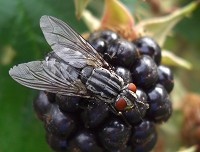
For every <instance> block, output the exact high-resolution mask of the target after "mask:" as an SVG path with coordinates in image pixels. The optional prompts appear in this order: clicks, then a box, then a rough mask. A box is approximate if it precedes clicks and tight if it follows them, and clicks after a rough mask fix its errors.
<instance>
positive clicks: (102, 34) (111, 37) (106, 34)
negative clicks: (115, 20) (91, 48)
mask: <svg viewBox="0 0 200 152" xmlns="http://www.w3.org/2000/svg"><path fill="white" fill-rule="evenodd" d="M99 38H101V39H103V40H104V41H105V42H106V43H107V44H110V43H111V42H113V41H115V40H117V39H118V38H119V36H118V35H117V34H116V33H115V32H112V31H110V30H102V31H96V32H93V33H92V34H90V36H89V38H88V41H89V42H92V41H93V40H95V39H99Z"/></svg>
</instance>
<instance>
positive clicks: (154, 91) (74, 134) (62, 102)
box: [34, 30, 174, 152]
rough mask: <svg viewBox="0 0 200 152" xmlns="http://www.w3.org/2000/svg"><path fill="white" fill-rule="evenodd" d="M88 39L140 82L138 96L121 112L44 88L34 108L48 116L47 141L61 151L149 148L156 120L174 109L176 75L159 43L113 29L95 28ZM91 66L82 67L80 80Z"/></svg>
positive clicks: (128, 78) (142, 151)
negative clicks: (122, 35) (163, 58)
mask: <svg viewBox="0 0 200 152" xmlns="http://www.w3.org/2000/svg"><path fill="white" fill-rule="evenodd" d="M88 41H89V43H90V44H91V45H92V46H93V47H94V48H95V49H96V50H97V51H98V53H99V54H101V56H103V57H104V59H105V60H107V61H108V62H109V64H110V67H111V68H112V70H113V71H114V72H115V73H116V74H117V75H119V76H120V77H121V78H122V79H123V80H124V83H125V84H127V85H128V84H129V83H134V84H135V85H136V87H137V89H136V91H135V93H136V96H137V99H138V101H136V102H134V105H133V107H132V108H131V109H128V110H122V111H121V112H119V113H118V111H117V110H116V109H115V108H114V106H113V104H109V103H107V102H105V101H99V100H97V99H88V98H81V97H73V96H64V95H58V94H56V95H55V94H52V93H48V94H47V93H44V92H43V91H41V92H39V95H38V96H37V98H36V100H34V109H35V111H36V113H37V115H38V117H39V119H41V120H42V121H43V122H44V126H45V129H46V134H47V135H46V139H47V143H48V144H49V146H50V147H51V148H52V149H53V150H54V151H58V152H64V151H72V152H90V151H91V152H93V151H97V152H103V151H109V152H148V151H151V150H152V149H153V147H154V145H155V143H156V141H157V132H156V129H155V125H156V124H157V123H161V122H164V121H167V120H168V119H169V117H170V116H171V113H172V105H171V101H170V99H169V93H170V92H171V91H172V89H173V85H174V83H173V75H172V72H171V70H170V69H169V68H168V67H166V66H163V65H160V60H161V50H160V47H159V46H158V44H157V43H156V42H155V41H154V40H153V39H152V38H150V37H142V38H139V39H137V40H135V41H134V42H129V41H127V40H125V39H122V38H120V37H119V36H118V35H117V34H116V33H114V32H112V31H110V30H104V31H96V32H94V33H92V34H91V35H90V36H89V39H88ZM93 69H94V67H93V66H88V67H87V68H86V69H85V71H82V73H81V76H80V79H81V82H83V83H86V80H87V77H88V75H90V74H91V72H92V70H93ZM146 105H149V108H147V106H146Z"/></svg>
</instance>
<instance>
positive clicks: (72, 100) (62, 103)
mask: <svg viewBox="0 0 200 152" xmlns="http://www.w3.org/2000/svg"><path fill="white" fill-rule="evenodd" d="M55 100H56V102H57V104H58V105H59V108H60V109H61V110H62V111H64V112H76V111H78V110H79V103H80V100H81V98H80V97H72V96H63V95H59V94H57V95H56V99H55Z"/></svg>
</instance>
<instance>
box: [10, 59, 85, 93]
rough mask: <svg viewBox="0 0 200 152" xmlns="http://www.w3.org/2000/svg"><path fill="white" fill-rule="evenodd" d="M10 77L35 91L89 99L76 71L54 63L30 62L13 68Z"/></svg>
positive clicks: (67, 66)
mask: <svg viewBox="0 0 200 152" xmlns="http://www.w3.org/2000/svg"><path fill="white" fill-rule="evenodd" d="M9 74H10V76H11V77H12V78H13V79H14V80H15V81H17V82H18V83H20V84H22V85H24V86H26V87H29V88H33V89H37V90H43V91H47V92H52V93H58V94H62V95H69V96H82V97H89V96H88V95H87V90H86V88H85V86H84V84H83V83H82V82H81V81H80V79H78V78H77V77H78V74H79V73H78V71H77V70H75V68H73V67H72V66H70V65H65V64H63V63H59V62H56V61H47V62H46V61H32V62H28V63H23V64H19V65H18V66H14V67H13V68H12V69H10V71H9Z"/></svg>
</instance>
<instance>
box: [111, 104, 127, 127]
mask: <svg viewBox="0 0 200 152" xmlns="http://www.w3.org/2000/svg"><path fill="white" fill-rule="evenodd" d="M109 109H110V111H112V113H114V114H115V115H117V116H119V117H121V118H122V119H123V121H124V122H125V123H126V125H127V126H131V125H130V124H129V122H128V121H127V120H126V118H125V117H124V115H123V114H122V112H121V111H117V110H116V109H115V108H114V107H113V105H112V104H109Z"/></svg>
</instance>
